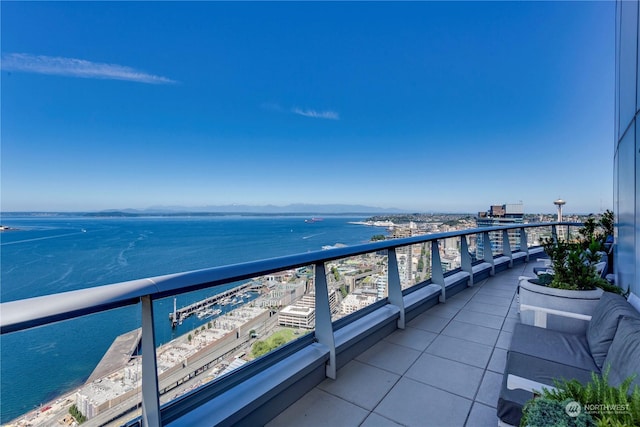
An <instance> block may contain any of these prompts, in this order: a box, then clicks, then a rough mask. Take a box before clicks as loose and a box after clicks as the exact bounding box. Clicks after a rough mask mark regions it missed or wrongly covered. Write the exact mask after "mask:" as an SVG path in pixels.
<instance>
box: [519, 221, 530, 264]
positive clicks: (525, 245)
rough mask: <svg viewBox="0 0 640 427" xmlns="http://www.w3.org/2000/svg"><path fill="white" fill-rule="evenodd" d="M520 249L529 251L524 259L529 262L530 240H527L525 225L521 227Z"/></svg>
mask: <svg viewBox="0 0 640 427" xmlns="http://www.w3.org/2000/svg"><path fill="white" fill-rule="evenodd" d="M520 250H521V251H525V252H526V253H527V256H526V257H525V259H524V260H525V261H526V262H529V242H528V241H527V232H526V230H525V228H524V227H522V228H521V229H520Z"/></svg>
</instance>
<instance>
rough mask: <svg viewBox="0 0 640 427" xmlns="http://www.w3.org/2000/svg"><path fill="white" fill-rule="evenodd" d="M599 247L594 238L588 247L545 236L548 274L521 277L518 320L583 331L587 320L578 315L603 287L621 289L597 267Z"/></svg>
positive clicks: (592, 304)
mask: <svg viewBox="0 0 640 427" xmlns="http://www.w3.org/2000/svg"><path fill="white" fill-rule="evenodd" d="M600 249H601V243H600V242H599V241H597V240H595V239H594V240H592V242H591V244H590V245H589V247H588V248H587V250H583V247H582V244H581V243H580V242H576V243H569V242H564V241H562V240H559V241H557V242H556V241H553V240H551V239H547V240H546V241H545V242H544V250H545V252H546V253H547V255H548V256H549V259H550V261H551V266H550V269H549V274H541V275H540V276H539V277H538V278H529V277H521V278H520V283H519V290H518V292H519V300H520V321H521V322H522V323H525V324H528V325H536V326H541V327H548V328H550V329H556V330H560V331H563V332H573V333H581V332H584V331H585V329H586V327H587V322H586V321H585V320H586V318H584V317H581V315H587V316H590V315H591V313H592V312H593V310H594V309H595V307H596V305H597V304H598V301H599V300H600V297H601V296H602V293H603V292H604V291H609V292H616V293H621V290H620V289H619V288H618V287H616V286H614V285H612V284H610V283H609V282H607V281H606V280H605V279H603V278H602V276H601V274H600V272H599V271H598V269H597V268H596V266H597V265H598V263H599V262H600V261H601V258H600V257H601V252H600V251H599V250H600ZM602 267H603V268H604V266H602ZM531 307H535V308H536V309H532V308H531ZM559 312H562V313H570V314H569V315H561V314H560V313H559ZM573 314H577V316H575V315H573Z"/></svg>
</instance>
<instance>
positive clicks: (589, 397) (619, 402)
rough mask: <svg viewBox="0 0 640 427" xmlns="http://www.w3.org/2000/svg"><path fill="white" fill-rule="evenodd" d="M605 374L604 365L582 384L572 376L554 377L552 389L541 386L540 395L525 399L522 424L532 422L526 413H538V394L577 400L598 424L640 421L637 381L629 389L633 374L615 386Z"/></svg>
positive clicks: (628, 424) (637, 422)
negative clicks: (568, 378) (600, 370)
mask: <svg viewBox="0 0 640 427" xmlns="http://www.w3.org/2000/svg"><path fill="white" fill-rule="evenodd" d="M608 376H609V369H608V368H607V369H606V370H605V371H604V373H603V375H602V376H600V375H597V374H596V373H592V374H591V381H590V382H589V383H587V384H581V383H580V382H579V381H577V380H575V379H573V380H562V381H554V385H555V387H556V389H555V390H549V389H546V388H543V389H542V393H541V396H540V398H537V399H532V400H531V401H529V402H527V404H526V405H525V407H524V408H523V410H522V415H523V416H522V423H521V425H531V426H533V425H535V424H532V421H530V420H529V417H530V416H531V414H535V417H538V416H541V414H542V413H541V411H540V410H539V409H538V408H537V405H538V404H537V403H536V401H537V400H540V399H541V398H542V399H548V400H552V401H555V402H558V403H564V402H570V401H575V402H578V403H580V405H581V408H582V412H581V413H586V414H588V415H590V416H591V417H592V418H593V420H594V421H595V423H596V425H597V426H599V427H609V426H616V427H617V426H638V425H640V387H638V386H637V385H636V386H635V387H634V388H633V390H631V389H630V388H631V382H632V381H633V379H634V377H629V378H627V379H626V380H625V381H624V382H623V383H622V384H620V386H618V387H614V386H611V385H609V381H608ZM541 404H542V402H541ZM565 406H566V403H565V405H563V406H562V410H563V412H564V408H565ZM545 408H546V406H545ZM536 419H537V418H536ZM536 422H537V421H536ZM547 425H554V424H553V423H552V424H547ZM568 425H571V424H568Z"/></svg>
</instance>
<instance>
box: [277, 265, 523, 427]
mask: <svg viewBox="0 0 640 427" xmlns="http://www.w3.org/2000/svg"><path fill="white" fill-rule="evenodd" d="M535 265H536V262H529V263H520V264H516V265H514V266H513V267H512V268H510V269H508V270H505V271H503V272H500V273H498V274H496V275H495V276H491V277H489V278H487V279H484V280H482V281H480V282H478V283H476V284H475V285H474V286H473V287H468V288H466V289H464V290H462V291H460V292H459V293H457V294H456V295H454V296H453V297H451V298H447V300H446V302H445V303H439V304H437V305H435V306H434V307H432V308H429V309H428V310H426V311H425V312H423V313H422V314H420V315H418V316H416V317H415V318H414V319H412V320H410V321H409V322H407V325H406V328H405V329H398V330H396V331H394V332H392V333H391V334H389V335H388V336H386V337H385V338H384V339H382V340H381V341H379V342H378V343H376V344H374V345H373V346H372V347H371V348H369V349H367V350H365V351H364V352H363V353H361V354H360V355H358V356H356V357H355V359H353V360H352V361H350V362H349V363H347V364H346V365H345V366H344V367H343V368H341V369H340V370H338V372H337V379H336V380H331V379H326V380H324V381H323V382H321V383H320V384H319V385H317V386H316V387H314V388H313V389H312V390H311V391H310V392H308V393H307V394H305V395H304V396H303V397H301V398H300V399H299V400H298V401H297V402H295V403H294V404H292V405H291V406H290V407H289V408H287V409H286V410H284V411H283V412H282V413H281V414H280V415H278V416H277V417H276V418H274V419H273V420H272V421H271V422H269V423H268V424H267V426H269V427H276V426H300V425H304V426H326V425H340V426H373V425H389V426H391V425H420V426H463V425H466V426H496V425H498V418H497V416H496V403H497V400H498V393H499V390H500V384H501V383H502V373H503V371H504V364H505V359H506V353H507V348H508V346H509V342H510V338H511V331H512V330H513V325H514V324H515V323H516V322H517V321H518V313H517V305H516V303H515V293H516V287H517V283H518V276H520V275H532V274H533V273H532V269H533V267H534V266H535Z"/></svg>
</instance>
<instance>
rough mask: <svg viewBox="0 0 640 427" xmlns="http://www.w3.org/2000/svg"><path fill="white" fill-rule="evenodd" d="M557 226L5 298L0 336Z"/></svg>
mask: <svg viewBox="0 0 640 427" xmlns="http://www.w3.org/2000/svg"><path fill="white" fill-rule="evenodd" d="M558 225H560V226H563V225H566V226H580V225H582V224H581V223H575V222H545V223H528V224H524V223H523V224H515V223H514V224H511V225H501V226H493V227H478V228H471V229H465V230H455V231H449V232H444V233H434V234H422V235H419V236H412V237H405V238H398V239H389V240H383V241H378V242H373V243H364V244H360V245H354V246H346V247H341V248H333V249H330V250H320V251H314V252H307V253H303V254H295V255H287V256H282V257H276V258H268V259H262V260H256V261H248V262H243V263H238V264H230V265H225V266H219V267H212V268H206V269H201V270H194V271H187V272H182V273H173V274H167V275H162V276H155V277H150V278H144V279H136V280H131V281H126V282H119V283H113V284H108V285H101V286H96V287H91V288H84V289H79V290H74V291H68V292H63V293H56V294H51V295H44V296H39V297H33V298H27V299H22V300H16V301H9V302H4V303H2V304H0V335H4V334H6V333H10V332H17V331H21V330H25V329H30V328H34V327H37V326H42V325H46V324H50V323H54V322H58V321H62V320H69V319H73V318H76V317H81V316H86V315H89V314H94V313H99V312H102V311H107V310H112V309H115V308H120V307H125V306H128V305H135V304H138V303H139V302H140V300H141V298H142V297H150V298H151V299H152V300H155V299H160V298H165V297H168V296H174V295H180V294H183V293H186V292H192V291H196V290H200V289H205V288H211V287H215V286H220V285H223V284H228V283H233V282H236V281H240V280H245V279H249V278H254V277H259V276H263V275H267V274H270V273H274V272H278V271H283V270H289V269H294V268H298V267H302V266H307V265H312V264H317V263H323V262H328V261H333V260H336V259H341V258H347V257H351V256H357V255H362V254H365V253H371V252H375V251H381V250H389V249H395V248H398V247H402V246H408V245H413V244H419V243H427V242H431V241H434V240H441V239H447V238H452V237H461V236H468V235H471V234H478V233H484V232H492V231H501V230H512V229H524V228H536V227H550V226H558Z"/></svg>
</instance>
